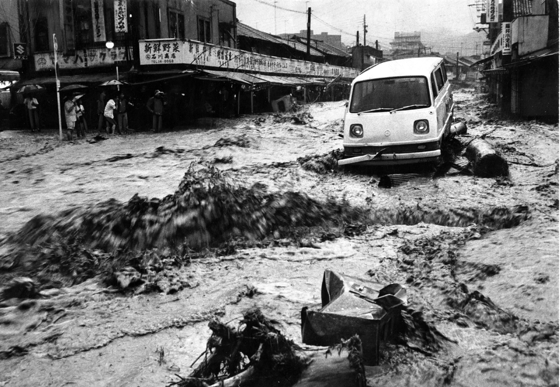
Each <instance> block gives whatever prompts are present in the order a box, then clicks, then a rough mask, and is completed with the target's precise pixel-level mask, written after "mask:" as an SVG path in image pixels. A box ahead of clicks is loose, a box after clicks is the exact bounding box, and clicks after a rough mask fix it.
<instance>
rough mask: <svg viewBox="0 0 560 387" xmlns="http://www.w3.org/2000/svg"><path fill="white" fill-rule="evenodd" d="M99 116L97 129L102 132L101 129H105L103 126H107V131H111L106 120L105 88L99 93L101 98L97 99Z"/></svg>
mask: <svg viewBox="0 0 560 387" xmlns="http://www.w3.org/2000/svg"><path fill="white" fill-rule="evenodd" d="M97 116H98V120H97V131H98V132H99V133H101V129H103V126H105V127H106V129H105V131H106V132H107V133H109V130H108V129H107V125H106V122H105V90H101V93H99V98H98V99H97Z"/></svg>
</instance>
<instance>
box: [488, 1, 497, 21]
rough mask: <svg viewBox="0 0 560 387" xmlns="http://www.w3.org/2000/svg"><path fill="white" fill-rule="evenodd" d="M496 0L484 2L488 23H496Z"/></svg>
mask: <svg viewBox="0 0 560 387" xmlns="http://www.w3.org/2000/svg"><path fill="white" fill-rule="evenodd" d="M498 12H499V10H498V0H488V1H487V3H486V21H487V22H488V23H498V22H499V20H498Z"/></svg>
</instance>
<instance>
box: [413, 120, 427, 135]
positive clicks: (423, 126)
mask: <svg viewBox="0 0 560 387" xmlns="http://www.w3.org/2000/svg"><path fill="white" fill-rule="evenodd" d="M429 131H430V125H429V124H428V121H427V120H417V121H414V134H426V133H428V132H429Z"/></svg>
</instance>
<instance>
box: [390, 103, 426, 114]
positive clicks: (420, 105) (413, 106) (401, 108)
mask: <svg viewBox="0 0 560 387" xmlns="http://www.w3.org/2000/svg"><path fill="white" fill-rule="evenodd" d="M429 106H430V105H426V104H415V105H407V106H403V107H400V108H396V109H393V110H391V111H390V112H389V113H393V112H398V111H399V110H404V109H410V108H417V107H429Z"/></svg>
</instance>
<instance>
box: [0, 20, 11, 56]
mask: <svg viewBox="0 0 560 387" xmlns="http://www.w3.org/2000/svg"><path fill="white" fill-rule="evenodd" d="M9 55H10V25H9V24H8V23H1V24H0V57H2V56H9Z"/></svg>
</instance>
